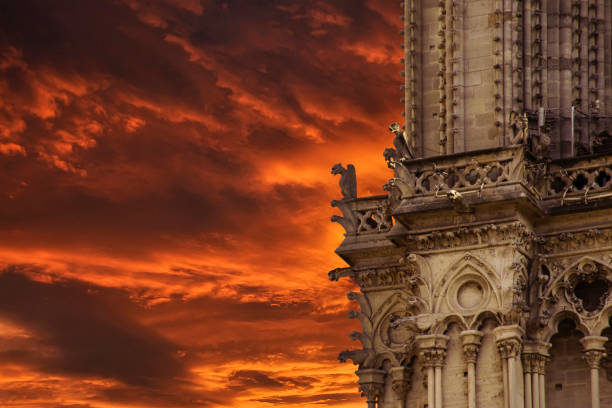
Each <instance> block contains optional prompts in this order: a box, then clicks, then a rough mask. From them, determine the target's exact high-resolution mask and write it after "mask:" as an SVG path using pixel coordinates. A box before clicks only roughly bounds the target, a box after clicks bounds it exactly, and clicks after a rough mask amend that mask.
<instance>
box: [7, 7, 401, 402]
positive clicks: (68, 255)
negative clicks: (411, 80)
mask: <svg viewBox="0 0 612 408" xmlns="http://www.w3.org/2000/svg"><path fill="white" fill-rule="evenodd" d="M264 3H265V4H264ZM399 15H400V9H399V7H398V5H397V4H396V3H390V2H388V1H386V0H368V1H364V2H355V1H354V0H334V1H317V0H312V1H303V0H282V1H281V0H274V1H268V2H263V3H262V2H239V1H232V0H150V1H147V2H143V1H139V0H105V1H102V0H101V1H95V2H68V1H56V2H45V1H39V0H23V1H19V2H3V3H1V4H0V174H2V176H0V180H2V187H3V188H2V190H1V191H2V194H1V195H0V232H1V233H0V271H1V272H0V328H1V330H0V366H1V367H2V370H1V371H2V375H1V377H0V381H1V385H2V386H1V387H0V390H1V391H0V405H2V406H6V407H13V406H22V405H23V404H26V403H27V404H30V405H32V404H33V405H36V406H39V407H59V406H61V407H92V408H93V407H107V406H118V407H141V406H148V407H152V406H153V407H154V406H160V407H195V406H198V407H202V406H204V407H207V406H210V407H234V406H240V407H247V408H249V407H269V406H273V405H281V406H287V407H316V406H322V405H328V406H338V407H344V408H349V407H357V406H361V404H362V402H361V399H360V397H359V395H358V393H357V392H356V390H357V385H356V383H355V377H354V375H353V374H352V372H353V371H354V367H353V366H350V365H348V364H347V365H340V364H339V363H338V362H337V361H336V356H337V354H338V352H339V351H341V350H343V349H346V348H349V347H356V346H355V345H351V344H350V340H349V339H348V336H347V335H348V333H350V331H351V330H353V329H356V328H357V327H358V325H357V324H356V323H355V322H354V321H351V320H349V319H347V318H346V313H347V311H348V310H349V309H350V308H351V307H354V306H351V305H349V302H348V300H347V299H346V297H345V293H346V292H347V291H349V290H351V289H352V288H351V286H350V284H348V283H346V282H342V283H334V284H331V283H329V282H328V281H327V276H326V275H327V271H328V270H330V269H332V268H334V267H337V266H341V265H342V262H341V260H340V259H339V258H337V257H336V256H335V255H334V254H333V250H334V248H335V247H336V246H337V245H338V244H339V242H340V241H341V239H342V229H341V227H339V226H338V225H333V224H331V223H330V222H329V217H330V215H331V214H332V213H333V210H332V209H331V208H330V207H329V202H330V200H332V199H334V198H338V195H339V191H338V188H337V179H334V178H333V177H332V176H331V175H330V174H329V169H330V167H331V165H332V164H334V163H336V162H338V161H342V162H343V163H346V162H351V163H354V164H355V165H356V167H357V173H358V187H359V193H360V194H361V195H366V194H377V193H380V191H381V189H380V186H381V185H382V184H383V183H384V179H385V178H386V177H387V174H386V173H387V170H386V169H385V168H384V162H383V160H382V156H381V152H382V150H383V149H384V147H385V146H386V145H388V144H389V142H390V138H389V135H388V133H387V132H386V130H385V129H386V125H387V124H388V123H390V122H392V121H397V120H398V119H400V112H401V105H400V104H399V98H400V92H399V78H398V77H397V73H398V72H399V70H400V65H399V48H398V45H399V36H397V31H398V29H399V27H398V25H399Z"/></svg>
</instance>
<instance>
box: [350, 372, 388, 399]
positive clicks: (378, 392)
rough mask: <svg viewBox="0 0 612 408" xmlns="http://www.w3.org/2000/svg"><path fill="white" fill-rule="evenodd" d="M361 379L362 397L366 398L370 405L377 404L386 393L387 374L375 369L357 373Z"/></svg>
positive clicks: (360, 389) (360, 390)
mask: <svg viewBox="0 0 612 408" xmlns="http://www.w3.org/2000/svg"><path fill="white" fill-rule="evenodd" d="M355 374H357V376H358V377H359V381H358V383H359V392H361V396H362V397H366V401H367V402H368V404H375V403H376V402H377V401H379V400H380V399H381V398H382V396H383V393H384V388H385V387H384V386H385V372H384V371H383V370H377V369H373V368H369V369H362V370H357V371H355Z"/></svg>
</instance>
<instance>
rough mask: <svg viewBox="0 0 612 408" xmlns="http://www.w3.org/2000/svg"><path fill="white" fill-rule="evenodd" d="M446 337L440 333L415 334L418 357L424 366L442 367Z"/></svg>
mask: <svg viewBox="0 0 612 408" xmlns="http://www.w3.org/2000/svg"><path fill="white" fill-rule="evenodd" d="M448 339H449V338H448V336H444V335H441V334H429V335H423V336H417V338H416V341H417V344H418V345H419V358H420V359H421V361H422V362H423V366H424V367H442V366H443V365H444V359H445V358H446V345H447V343H448Z"/></svg>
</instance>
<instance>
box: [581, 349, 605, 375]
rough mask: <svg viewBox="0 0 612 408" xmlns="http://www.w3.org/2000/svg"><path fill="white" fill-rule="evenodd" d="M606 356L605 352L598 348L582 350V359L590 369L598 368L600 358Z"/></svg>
mask: <svg viewBox="0 0 612 408" xmlns="http://www.w3.org/2000/svg"><path fill="white" fill-rule="evenodd" d="M605 356H606V353H604V352H603V351H599V350H590V351H585V352H584V360H585V361H586V362H587V364H588V365H589V367H590V368H591V369H595V370H599V367H600V366H601V359H602V358H604V357H605Z"/></svg>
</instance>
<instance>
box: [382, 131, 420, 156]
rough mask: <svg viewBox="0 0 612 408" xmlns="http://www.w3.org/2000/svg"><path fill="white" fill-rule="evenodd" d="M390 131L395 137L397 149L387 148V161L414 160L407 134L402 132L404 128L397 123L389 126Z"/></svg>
mask: <svg viewBox="0 0 612 408" xmlns="http://www.w3.org/2000/svg"><path fill="white" fill-rule="evenodd" d="M389 131H390V132H391V133H393V134H394V135H395V137H394V138H393V146H395V149H389V148H387V149H386V150H385V153H384V155H385V159H386V160H387V161H388V160H389V159H390V158H393V160H395V161H401V160H409V159H412V158H413V156H412V152H411V151H410V147H409V146H408V140H406V132H404V131H403V130H402V126H401V125H400V124H399V123H397V122H393V123H392V124H390V125H389Z"/></svg>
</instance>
